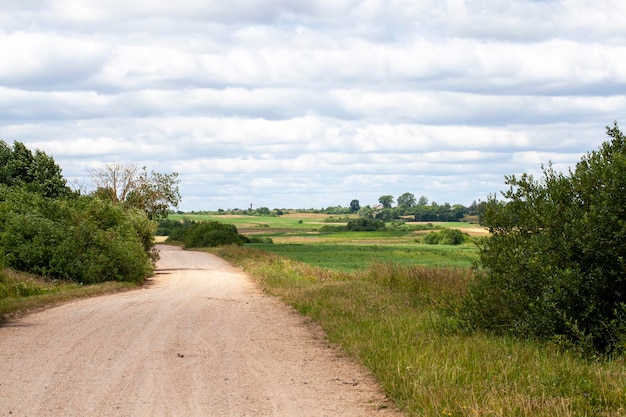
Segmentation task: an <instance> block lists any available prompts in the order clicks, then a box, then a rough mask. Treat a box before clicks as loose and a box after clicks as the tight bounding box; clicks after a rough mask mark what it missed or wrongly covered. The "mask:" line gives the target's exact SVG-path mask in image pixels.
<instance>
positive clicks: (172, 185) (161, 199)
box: [89, 163, 181, 220]
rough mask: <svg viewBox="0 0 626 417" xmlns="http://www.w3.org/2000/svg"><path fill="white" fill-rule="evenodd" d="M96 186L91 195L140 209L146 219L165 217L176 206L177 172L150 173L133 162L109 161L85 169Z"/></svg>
mask: <svg viewBox="0 0 626 417" xmlns="http://www.w3.org/2000/svg"><path fill="white" fill-rule="evenodd" d="M89 173H90V175H91V178H92V182H93V184H94V185H95V186H96V191H95V192H94V195H96V196H100V197H104V198H106V199H110V200H112V201H113V202H114V203H124V204H126V205H128V206H130V207H134V208H137V209H140V210H142V211H144V212H145V213H146V215H147V216H148V218H149V219H150V220H159V219H164V218H166V217H167V215H168V213H169V211H170V209H171V208H172V207H178V203H179V202H180V199H181V196H180V192H179V190H178V183H179V180H178V173H176V172H173V173H171V174H161V173H158V172H154V171H152V172H150V173H148V171H147V170H146V167H143V168H142V170H141V171H140V170H139V169H138V168H137V165H136V164H118V163H110V164H106V165H104V166H103V167H102V168H96V169H92V170H90V171H89Z"/></svg>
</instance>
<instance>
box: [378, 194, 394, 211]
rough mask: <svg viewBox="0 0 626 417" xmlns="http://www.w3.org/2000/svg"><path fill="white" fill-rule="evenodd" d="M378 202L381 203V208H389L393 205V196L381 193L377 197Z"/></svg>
mask: <svg viewBox="0 0 626 417" xmlns="http://www.w3.org/2000/svg"><path fill="white" fill-rule="evenodd" d="M378 202H379V203H380V204H382V206H383V208H391V206H392V205H393V196H392V195H381V196H380V197H379V198H378Z"/></svg>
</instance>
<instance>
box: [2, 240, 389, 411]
mask: <svg viewBox="0 0 626 417" xmlns="http://www.w3.org/2000/svg"><path fill="white" fill-rule="evenodd" d="M159 249H160V251H161V260H160V261H159V264H158V270H157V275H156V276H155V278H154V279H153V280H152V281H151V283H150V284H149V285H147V286H146V287H145V288H143V289H140V290H136V291H130V292H126V293H121V294H115V295H110V296H103V297H97V298H92V299H87V300H81V301H77V302H72V303H68V304H64V305H61V306H58V307H55V308H51V309H49V310H46V311H43V312H39V313H35V314H31V315H28V316H26V317H23V318H20V319H14V320H10V321H8V322H7V323H5V325H3V326H2V327H0V416H2V417H8V416H11V417H16V416H29V417H43V416H63V417H68V416H81V417H85V416H116V417H119V416H289V417H297V416H300V417H302V416H315V417H321V416H346V417H347V416H349V417H357V416H391V415H395V416H397V415H399V414H397V413H396V412H395V411H393V410H392V407H389V408H385V407H384V405H385V404H386V402H385V398H384V396H383V395H382V394H381V393H380V391H379V389H378V387H377V385H376V384H375V383H374V382H373V381H372V379H371V378H370V377H369V376H368V374H367V373H366V372H364V371H363V370H362V369H361V368H360V367H358V366H356V365H354V364H353V363H351V362H350V361H349V360H348V359H346V358H344V357H341V355H340V354H338V352H337V351H336V350H334V349H332V348H330V347H328V344H327V342H325V340H324V337H323V335H322V334H321V332H320V331H319V330H317V329H316V327H315V326H313V325H310V324H307V323H306V321H305V320H304V319H303V318H302V317H301V316H299V315H298V314H297V313H295V312H293V311H292V310H290V309H289V308H288V307H287V306H285V305H284V304H282V303H281V302H280V301H278V300H276V299H274V298H272V297H270V296H267V295H265V294H263V293H262V291H260V290H259V289H258V288H257V287H256V286H255V284H254V283H253V281H252V280H251V279H250V278H249V277H248V276H247V275H246V274H245V273H243V272H242V271H241V270H239V269H237V268H235V267H233V266H231V265H230V264H228V263H227V262H225V261H223V260H222V259H220V258H218V257H215V256H213V255H209V254H205V253H199V252H186V251H182V250H180V249H178V248H173V247H168V246H160V247H159Z"/></svg>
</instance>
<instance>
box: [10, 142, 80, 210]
mask: <svg viewBox="0 0 626 417" xmlns="http://www.w3.org/2000/svg"><path fill="white" fill-rule="evenodd" d="M0 184H5V185H8V186H19V187H24V188H25V189H26V190H27V191H30V192H35V193H37V194H40V195H43V196H44V197H50V198H55V197H59V196H62V195H67V194H69V193H70V189H69V187H67V182H66V180H65V178H63V175H62V174H61V168H60V167H59V165H57V163H56V162H55V161H54V159H53V158H52V157H51V156H48V155H47V154H46V153H45V152H43V151H40V150H36V151H35V153H34V154H33V153H32V151H31V150H30V149H28V148H27V147H26V146H25V145H24V144H23V143H21V142H17V141H16V142H14V143H13V147H12V148H11V147H10V146H9V145H8V144H7V143H6V142H4V141H0Z"/></svg>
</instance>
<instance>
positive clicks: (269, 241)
mask: <svg viewBox="0 0 626 417" xmlns="http://www.w3.org/2000/svg"><path fill="white" fill-rule="evenodd" d="M246 243H263V244H273V243H274V241H273V240H272V238H271V237H260V236H250V237H248V238H247V242H246Z"/></svg>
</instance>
